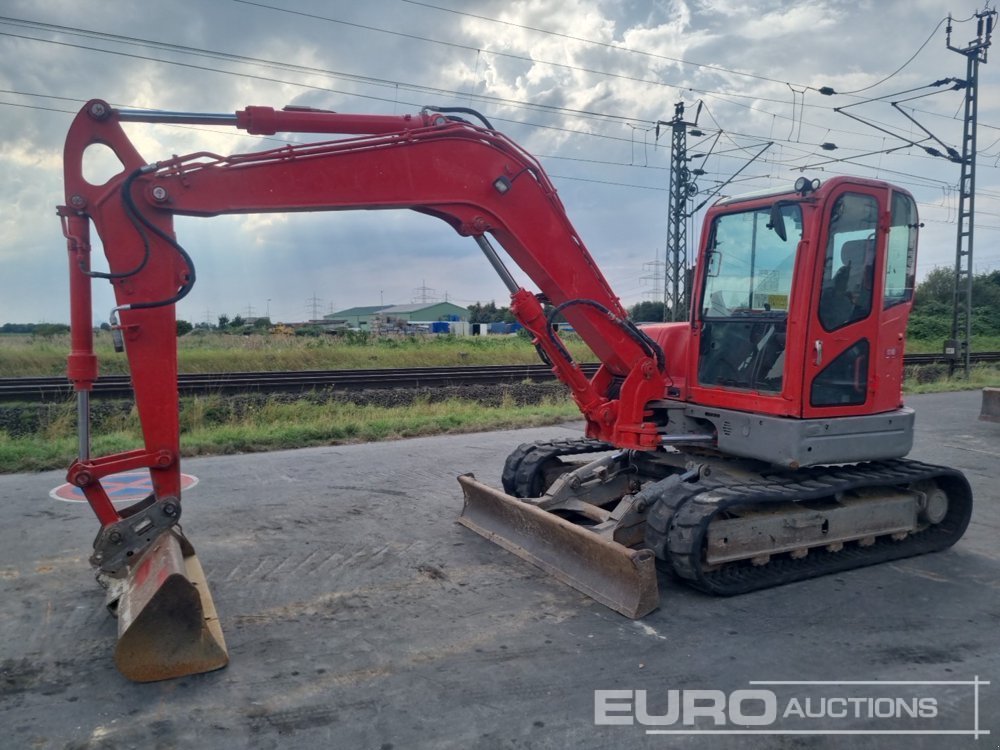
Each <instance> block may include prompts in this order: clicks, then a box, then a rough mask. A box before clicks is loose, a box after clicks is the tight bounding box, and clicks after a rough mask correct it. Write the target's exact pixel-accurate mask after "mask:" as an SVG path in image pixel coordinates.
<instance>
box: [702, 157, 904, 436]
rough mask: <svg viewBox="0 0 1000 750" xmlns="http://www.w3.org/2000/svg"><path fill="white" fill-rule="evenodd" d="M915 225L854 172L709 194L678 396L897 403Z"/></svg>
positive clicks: (855, 407) (887, 194) (740, 402)
mask: <svg viewBox="0 0 1000 750" xmlns="http://www.w3.org/2000/svg"><path fill="white" fill-rule="evenodd" d="M917 226H918V222H917V212H916V204H915V203H914V201H913V198H912V196H910V195H909V194H908V193H906V192H905V191H902V190H899V189H898V188H893V187H891V186H889V185H887V184H886V183H883V182H878V181H875V180H865V179H860V178H842V177H840V178H834V179H832V180H830V181H829V182H828V183H826V184H824V185H822V186H821V185H820V183H819V181H809V180H806V179H805V178H802V179H800V180H799V182H798V183H796V187H795V191H794V192H792V191H787V190H786V191H782V192H771V193H767V194H757V195H752V196H743V197H738V198H731V199H727V200H723V201H720V202H718V203H716V204H715V206H713V207H712V209H710V211H709V213H708V215H707V217H706V226H705V231H704V233H703V237H704V244H703V248H702V252H701V258H700V261H701V267H700V277H701V278H699V279H697V280H696V288H695V290H694V294H693V296H694V299H695V305H694V306H693V307H692V316H693V318H692V330H693V333H694V337H693V340H692V343H693V344H694V348H695V349H696V351H697V354H696V356H695V357H694V358H693V359H692V362H691V366H692V368H693V370H694V372H693V373H692V375H693V376H694V377H692V379H691V382H692V392H691V393H689V398H691V399H692V400H694V401H695V402H697V403H705V404H713V403H714V404H715V405H718V406H723V407H732V408H737V409H745V410H747V411H757V412H764V413H772V414H779V415H787V416H800V417H814V416H826V415H829V416H839V415H848V414H865V413H878V412H885V411H888V410H891V409H894V408H898V407H899V405H900V403H901V396H900V383H901V381H902V355H903V343H904V336H905V328H906V316H907V314H908V312H909V308H910V305H911V304H912V291H913V283H914V271H915V258H916V239H917ZM831 410H833V411H831Z"/></svg>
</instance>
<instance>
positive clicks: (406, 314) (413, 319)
mask: <svg viewBox="0 0 1000 750" xmlns="http://www.w3.org/2000/svg"><path fill="white" fill-rule="evenodd" d="M376 316H377V317H378V319H380V320H381V323H382V325H391V324H393V323H395V322H399V323H404V324H409V323H434V322H437V321H441V320H448V321H459V320H462V321H467V320H468V319H469V311H468V310H467V309H466V308H464V307H460V306H458V305H455V304H453V303H451V302H429V303H416V304H412V305H369V306H365V307H349V308H347V309H346V310H340V311H338V312H334V313H330V314H329V315H324V316H323V320H324V321H327V322H329V323H336V324H339V325H342V326H343V327H345V328H353V329H357V330H361V331H368V330H371V328H372V323H373V320H374V319H375V318H376Z"/></svg>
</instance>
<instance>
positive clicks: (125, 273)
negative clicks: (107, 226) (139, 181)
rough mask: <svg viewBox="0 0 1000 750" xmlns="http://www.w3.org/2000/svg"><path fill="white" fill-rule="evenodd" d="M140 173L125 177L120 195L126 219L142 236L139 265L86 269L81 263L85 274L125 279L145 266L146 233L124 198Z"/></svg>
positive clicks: (147, 258) (146, 255) (139, 171)
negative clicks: (115, 269)
mask: <svg viewBox="0 0 1000 750" xmlns="http://www.w3.org/2000/svg"><path fill="white" fill-rule="evenodd" d="M141 174H143V170H142V169H137V170H135V171H134V172H133V173H132V174H130V175H129V176H128V177H127V178H126V179H125V182H124V183H123V184H122V189H121V196H122V205H123V206H124V208H125V214H126V215H127V216H128V220H129V221H130V222H132V226H133V227H135V230H136V231H137V232H138V233H139V236H140V237H142V245H143V253H142V260H141V261H139V265H137V266H136V267H135V268H131V269H129V270H128V271H118V272H114V271H108V272H105V271H87V270H85V269H84V268H83V264H82V263H81V266H80V271H81V272H83V273H84V274H85V275H87V276H90V277H91V278H95V279H109V280H110V279H127V278H128V277H129V276H135V275H136V274H137V273H139V271H141V270H142V269H143V268H145V267H146V263H147V262H148V261H149V240H148V238H147V237H146V234H145V233H144V232H143V229H142V226H141V225H140V224H139V223H138V222H137V220H136V217H135V213H136V212H135V208H134V204H133V207H132V210H129V201H128V200H126V196H129V198H130V199H131V193H132V183H133V182H135V179H136V178H137V177H139V176H140V175H141Z"/></svg>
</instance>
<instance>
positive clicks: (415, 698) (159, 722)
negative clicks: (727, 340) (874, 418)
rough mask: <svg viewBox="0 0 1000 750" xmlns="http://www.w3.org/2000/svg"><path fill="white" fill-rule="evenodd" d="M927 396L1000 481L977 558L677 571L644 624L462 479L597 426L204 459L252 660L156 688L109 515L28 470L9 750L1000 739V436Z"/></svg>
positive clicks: (4, 678) (233, 647) (944, 457)
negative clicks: (704, 574)
mask: <svg viewBox="0 0 1000 750" xmlns="http://www.w3.org/2000/svg"><path fill="white" fill-rule="evenodd" d="M909 404H910V405H911V406H913V407H915V408H916V409H917V436H916V444H915V447H914V450H913V452H912V454H911V456H912V457H913V458H916V459H919V460H923V461H927V462H932V463H939V464H945V465H948V466H953V467H956V468H958V469H960V470H962V471H963V472H965V474H966V475H967V476H968V478H969V481H970V482H971V484H972V486H973V489H974V492H975V501H976V508H975V511H974V515H973V519H972V523H971V525H970V527H969V530H968V532H967V533H966V535H965V536H964V538H963V539H962V540H961V541H960V542H959V543H958V544H957V545H956V546H955V547H954V548H952V549H951V550H949V551H946V552H943V553H938V554H934V555H929V556H925V557H920V558H914V559H909V560H905V561H902V562H898V563H892V564H887V565H883V566H878V567H873V568H866V569H862V570H857V571H852V572H849V573H843V574H838V575H834V576H827V577H825V578H821V579H817V580H812V581H807V582H802V583H797V584H793V585H789V586H785V587H781V588H777V589H771V590H768V591H762V592H758V593H754V594H749V595H745V596H740V597H736V598H732V599H716V598H711V597H708V596H706V595H703V594H700V593H697V592H694V591H691V590H688V589H685V588H683V587H681V586H680V585H679V584H676V583H674V582H672V581H670V580H668V579H664V580H662V581H661V591H662V602H661V606H660V608H659V609H658V610H657V611H655V612H654V613H652V614H651V615H649V616H647V617H646V618H644V619H643V620H641V621H638V622H633V621H630V620H627V619H625V618H623V617H621V616H620V615H617V614H615V613H614V612H612V611H610V610H607V609H605V608H604V607H602V606H601V605H599V604H596V603H595V602H593V601H591V600H589V599H587V598H585V597H584V596H582V595H581V594H579V593H577V592H576V591H574V590H572V589H570V588H567V587H566V586H564V585H562V584H560V583H558V582H557V581H555V580H553V579H551V578H549V577H547V576H546V575H545V574H543V573H541V572H540V571H538V570H536V569H534V568H533V567H531V566H530V565H529V564H527V563H525V562H523V561H521V560H519V559H518V558H516V557H514V556H512V555H511V554H509V553H507V552H505V551H504V550H502V549H500V548H499V547H496V546H494V545H492V544H490V543H488V542H487V541H485V540H484V539H482V538H480V537H478V536H476V535H475V534H473V533H472V532H470V531H468V530H467V529H465V528H463V527H461V526H459V525H457V524H456V523H454V521H455V518H456V517H457V516H458V514H459V512H460V510H461V506H462V497H461V491H460V489H459V485H458V483H457V482H456V481H455V477H456V476H457V475H458V474H461V473H464V472H469V471H472V472H474V473H475V474H476V476H477V477H478V478H480V479H481V480H483V481H486V482H488V483H491V484H494V485H497V486H498V485H499V473H500V469H501V466H502V464H503V461H504V458H505V457H506V455H507V453H508V452H509V451H510V450H511V449H512V448H513V447H514V446H516V445H517V444H518V443H521V442H526V441H532V440H540V439H549V438H554V437H572V436H573V435H574V434H578V433H579V431H580V428H581V427H580V425H579V424H577V423H572V424H566V425H560V426H556V427H550V428H542V429H529V430H517V431H505V432H491V433H481V434H472V435H456V436H441V437H430V438H419V439H413V440H402V441H398V442H389V443H378V444H363V445H352V446H336V447H325V448H311V449H304V450H297V451H285V452H277V453H265V454H252V455H240V456H224V457H214V458H200V459H191V460H186V461H185V462H184V465H183V470H184V471H185V472H186V473H189V474H192V475H194V476H196V477H197V478H198V480H199V481H198V484H197V485H196V486H194V487H192V488H191V489H190V490H188V491H187V493H186V494H185V497H184V507H185V510H184V522H183V526H184V529H185V531H186V533H187V534H188V536H189V538H190V539H191V541H192V542H193V543H194V545H195V547H196V548H197V550H198V552H199V556H200V558H201V561H202V564H203V566H204V568H205V571H206V574H207V576H208V579H209V581H210V582H211V585H212V591H213V594H214V597H215V603H216V606H217V608H218V611H219V615H220V618H221V621H222V626H223V629H224V631H225V633H226V639H227V642H228V646H229V650H230V657H231V663H230V665H229V666H228V667H226V668H225V669H223V670H220V671H217V672H214V673H210V674H205V675H198V676H193V677H186V678H182V679H178V680H172V681H167V682H160V683H151V684H142V685H140V684H134V683H130V682H128V681H127V680H125V679H124V678H123V677H121V676H120V675H119V674H118V672H117V671H116V670H115V668H114V664H113V662H112V652H113V647H114V642H115V637H116V629H115V623H114V621H113V620H112V619H111V618H110V617H109V616H108V615H107V612H106V610H105V609H104V604H103V595H102V591H101V590H100V589H99V587H98V586H97V584H96V583H95V581H94V577H93V573H92V572H91V570H90V567H89V565H88V563H87V557H88V555H89V552H90V546H91V543H92V541H93V538H94V535H95V534H96V532H97V522H96V520H95V518H94V516H93V514H92V513H91V511H90V509H89V508H88V506H86V505H85V504H83V503H73V502H64V501H61V500H56V499H53V498H52V497H50V495H49V493H50V490H52V489H53V488H54V487H56V486H57V485H59V484H61V483H62V482H63V481H64V478H63V475H62V473H61V472H46V473H39V474H17V475H7V476H0V597H2V599H0V600H2V602H3V606H2V607H0V727H2V728H3V732H4V735H3V737H0V747H4V748H7V747H9V748H74V749H81V750H82V749H83V748H91V749H95V750H96V749H98V748H100V749H102V750H112V749H114V750H118V749H120V748H174V747H185V748H186V747H202V748H247V747H249V748H261V749H264V748H286V747H294V748H338V749H340V748H343V749H345V750H353V749H354V748H358V749H362V748H372V749H374V750H390V749H391V750H402V749H404V748H435V749H436V748H455V749H456V750H457V749H463V750H464V749H466V748H484V749H486V750H492V749H493V748H505V749H506V748H510V749H512V750H513V749H515V748H516V749H519V750H540V749H543V748H574V750H576V749H580V750H583V749H585V748H608V747H622V748H631V747H642V748H646V747H648V748H666V747H693V748H720V747H721V748H743V747H755V748H814V747H816V748H820V747H823V748H825V747H851V748H884V747H900V748H903V747H905V748H908V749H912V748H952V747H963V746H967V747H979V748H992V747H997V746H998V743H1000V649H998V637H997V631H998V627H1000V550H998V544H997V539H998V537H1000V504H998V501H1000V462H998V460H1000V424H996V423H989V422H982V421H979V420H978V419H977V417H978V413H979V408H980V395H979V393H978V392H965V393H951V394H940V395H927V396H918V397H913V398H911V399H910V401H909ZM830 683H837V684H830ZM873 683H875V684H873ZM598 691H600V692H598ZM607 691H616V692H607ZM608 722H612V723H608ZM977 731H978V732H979V735H978V737H977V736H976V734H975V733H976V732H977ZM656 732H669V733H665V734H659V733H656Z"/></svg>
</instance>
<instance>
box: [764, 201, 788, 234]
mask: <svg viewBox="0 0 1000 750" xmlns="http://www.w3.org/2000/svg"><path fill="white" fill-rule="evenodd" d="M781 205H782V204H781V201H778V202H777V203H775V204H774V205H773V206H771V218H770V221H769V222H768V224H767V227H768V229H773V230H774V233H775V234H776V235H778V236H779V237H780V238H781V241H782V242H787V241H788V231H787V230H786V229H785V217H784V215H783V214H782V213H781Z"/></svg>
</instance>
